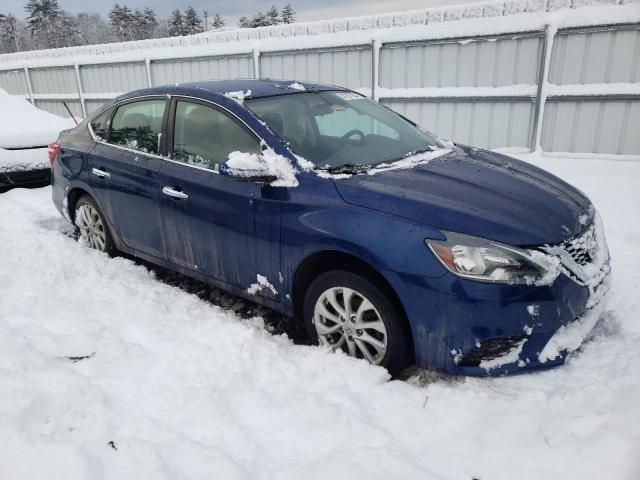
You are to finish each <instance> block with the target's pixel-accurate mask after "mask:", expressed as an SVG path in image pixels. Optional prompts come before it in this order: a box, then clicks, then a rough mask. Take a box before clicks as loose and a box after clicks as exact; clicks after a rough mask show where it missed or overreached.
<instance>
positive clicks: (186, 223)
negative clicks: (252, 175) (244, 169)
mask: <svg viewBox="0 0 640 480" xmlns="http://www.w3.org/2000/svg"><path fill="white" fill-rule="evenodd" d="M168 125H169V128H168V132H167V142H168V149H169V157H170V158H169V159H168V160H165V161H164V162H163V165H162V168H161V170H160V178H161V185H160V187H161V190H162V191H163V194H162V199H161V202H160V204H161V210H162V222H163V229H164V233H165V243H166V252H167V253H166V255H167V258H168V259H169V260H170V261H172V262H174V263H176V264H178V265H181V266H183V267H186V268H190V269H192V270H196V271H199V272H200V273H204V274H205V275H207V276H210V277H213V278H215V279H217V280H219V281H222V282H224V283H227V284H229V285H233V286H236V287H240V288H243V289H246V288H247V287H249V285H251V284H252V283H255V282H256V275H257V274H261V275H264V276H266V277H267V278H269V279H270V280H271V281H272V283H274V284H275V282H274V281H273V278H274V276H277V273H276V272H277V271H278V270H277V269H278V262H279V233H280V227H279V226H280V201H279V200H263V199H262V195H261V191H262V186H261V185H258V184H256V183H253V182H241V181H233V180H230V179H229V178H227V177H223V176H221V175H219V174H218V170H219V167H220V163H222V162H225V161H226V160H227V157H228V154H229V153H230V152H233V151H241V152H251V153H260V139H259V138H258V137H257V136H256V135H255V134H254V133H253V132H252V131H251V130H250V129H249V128H248V127H247V126H246V125H244V124H243V123H242V122H241V121H240V120H238V119H237V118H236V117H235V116H234V115H233V114H231V113H230V112H228V111H226V110H224V109H223V108H222V107H219V106H216V105H214V104H211V103H209V102H204V101H202V102H199V101H196V100H192V99H189V100H188V99H181V98H174V99H173V101H172V105H171V110H170V114H169V121H168ZM264 202H266V203H267V204H268V205H266V204H265V205H262V203H264ZM265 209H266V211H267V212H268V213H267V214H261V216H260V218H261V222H264V223H263V225H262V228H261V229H260V231H258V228H257V223H256V211H260V212H264V211H265ZM265 249H266V250H267V251H268V253H267V254H263V255H258V252H263V253H264V251H265ZM276 278H277V277H276ZM258 294H261V295H264V296H267V297H272V298H275V296H276V295H275V293H274V292H273V291H271V290H270V289H263V290H262V291H260V292H258Z"/></svg>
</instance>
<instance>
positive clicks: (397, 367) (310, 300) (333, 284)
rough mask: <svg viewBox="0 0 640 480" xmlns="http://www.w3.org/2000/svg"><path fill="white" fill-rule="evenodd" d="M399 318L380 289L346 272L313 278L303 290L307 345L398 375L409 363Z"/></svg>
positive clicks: (408, 348) (406, 337) (407, 339)
mask: <svg viewBox="0 0 640 480" xmlns="http://www.w3.org/2000/svg"><path fill="white" fill-rule="evenodd" d="M401 315H402V313H401V312H399V309H398V308H397V307H396V306H395V305H394V302H393V301H392V300H391V299H390V298H388V295H386V294H385V293H384V292H383V291H382V290H381V289H380V288H378V287H377V286H376V285H375V284H373V283H371V282H370V281H369V280H367V279H365V278H363V277H361V276H360V275H357V274H355V273H352V272H347V271H331V272H326V273H323V274H321V275H319V276H318V278H316V279H315V280H314V281H313V282H312V283H311V285H310V286H309V288H308V290H307V294H306V295H305V302H304V318H305V323H306V326H307V330H308V333H309V336H310V337H311V339H312V340H313V341H314V342H315V343H317V344H320V345H326V346H329V347H331V348H332V349H333V350H338V349H341V350H343V351H344V352H345V353H347V354H348V355H350V356H352V357H355V358H360V359H363V360H366V361H368V362H369V363H371V364H374V365H381V366H383V367H385V368H386V369H387V370H389V372H390V373H391V374H392V375H397V374H399V373H400V372H401V371H402V370H404V369H405V368H406V367H407V366H409V364H410V363H411V360H412V358H411V352H412V349H411V344H410V335H409V333H408V332H407V329H406V327H405V324H404V322H403V319H402V316H401Z"/></svg>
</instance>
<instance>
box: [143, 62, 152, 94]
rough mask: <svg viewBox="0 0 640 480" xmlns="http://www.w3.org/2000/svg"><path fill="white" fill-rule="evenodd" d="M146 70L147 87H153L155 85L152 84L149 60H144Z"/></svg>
mask: <svg viewBox="0 0 640 480" xmlns="http://www.w3.org/2000/svg"><path fill="white" fill-rule="evenodd" d="M144 68H145V69H146V71H147V86H148V87H152V86H153V83H152V82H151V60H149V59H148V58H145V59H144Z"/></svg>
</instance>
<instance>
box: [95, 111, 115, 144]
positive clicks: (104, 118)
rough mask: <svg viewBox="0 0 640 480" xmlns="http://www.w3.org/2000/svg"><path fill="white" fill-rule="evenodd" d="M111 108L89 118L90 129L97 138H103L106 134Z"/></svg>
mask: <svg viewBox="0 0 640 480" xmlns="http://www.w3.org/2000/svg"><path fill="white" fill-rule="evenodd" d="M111 113H112V109H108V110H106V111H105V112H102V113H101V114H100V115H98V116H97V117H96V118H94V119H93V120H91V122H90V125H91V130H93V134H94V135H95V136H96V138H97V139H98V140H104V139H105V138H106V134H107V128H108V127H109V119H110V118H111Z"/></svg>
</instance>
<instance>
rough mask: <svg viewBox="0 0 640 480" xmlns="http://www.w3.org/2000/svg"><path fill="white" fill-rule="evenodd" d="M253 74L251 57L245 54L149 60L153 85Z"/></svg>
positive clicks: (243, 76) (249, 75) (244, 76)
mask: <svg viewBox="0 0 640 480" xmlns="http://www.w3.org/2000/svg"><path fill="white" fill-rule="evenodd" d="M253 76H254V73H253V57H251V56H247V55H242V56H229V57H217V58H214V57H208V58H187V59H184V60H169V61H153V62H151V79H152V82H153V84H154V85H164V84H168V83H175V82H189V81H197V80H219V79H228V78H250V77H253Z"/></svg>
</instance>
